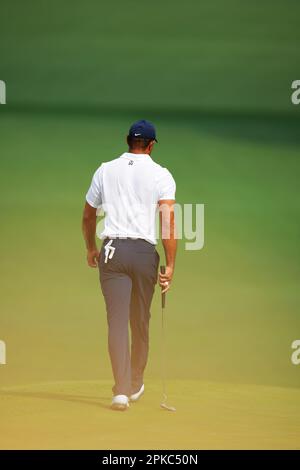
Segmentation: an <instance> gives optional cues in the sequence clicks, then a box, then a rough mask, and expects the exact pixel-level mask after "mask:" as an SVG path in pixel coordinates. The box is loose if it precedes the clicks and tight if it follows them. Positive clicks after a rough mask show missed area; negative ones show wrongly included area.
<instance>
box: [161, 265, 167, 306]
mask: <svg viewBox="0 0 300 470" xmlns="http://www.w3.org/2000/svg"><path fill="white" fill-rule="evenodd" d="M160 272H161V274H165V272H166V267H165V266H161V267H160ZM165 305H166V293H165V292H164V293H163V294H161V307H162V308H165Z"/></svg>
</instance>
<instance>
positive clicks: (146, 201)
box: [83, 120, 176, 410]
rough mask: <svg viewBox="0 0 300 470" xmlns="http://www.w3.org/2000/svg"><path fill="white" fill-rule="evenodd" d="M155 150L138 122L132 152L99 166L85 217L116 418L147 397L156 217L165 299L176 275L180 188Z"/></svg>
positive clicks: (147, 127) (149, 127)
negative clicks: (100, 218)
mask: <svg viewBox="0 0 300 470" xmlns="http://www.w3.org/2000/svg"><path fill="white" fill-rule="evenodd" d="M155 142H157V140H156V132H155V128H154V126H153V124H151V123H150V122H148V121H145V120H141V121H138V122H135V123H134V124H133V125H132V126H131V127H130V130H129V134H128V136H127V143H128V147H129V149H128V152H125V153H123V154H122V155H121V156H120V157H118V158H116V159H114V160H112V161H109V162H106V163H102V165H101V166H100V167H99V168H98V170H97V171H96V172H95V174H94V176H93V179H92V183H91V186H90V188H89V190H88V192H87V195H86V204H85V208H84V213H83V234H84V238H85V243H86V248H87V262H88V265H89V266H90V267H92V268H96V267H99V272H100V284H101V289H102V293H103V296H104V299H105V304H106V311H107V323H108V349H109V354H110V359H111V364H112V371H113V375H114V381H115V384H114V386H113V389H112V390H113V399H112V404H111V408H112V409H114V410H126V409H127V408H128V407H129V401H131V402H135V401H137V400H138V399H139V398H140V397H141V395H142V394H143V393H144V390H145V386H144V370H145V367H146V364H147V359H148V349H149V320H150V306H151V301H152V297H153V293H154V287H155V284H156V283H157V274H158V266H159V255H158V253H157V251H156V248H155V245H156V213H157V209H158V210H159V212H160V224H161V233H162V242H163V246H164V251H165V257H166V270H165V274H160V275H159V283H160V286H161V288H162V292H166V291H167V290H168V289H169V288H170V284H171V282H172V277H173V273H174V266H175V256H176V238H175V226H174V203H175V190H176V185H175V182H174V179H173V177H172V175H171V174H170V172H169V171H168V170H167V169H166V168H163V167H161V166H160V165H159V164H157V163H155V162H154V161H153V160H152V158H151V153H152V150H153V147H154V145H155ZM99 207H101V208H102V209H103V211H104V213H105V219H104V230H103V232H102V233H101V235H100V238H101V239H102V240H103V243H102V247H101V250H100V253H99V251H98V248H97V245H96V240H95V235H96V212H97V209H98V208H99ZM128 323H130V328H131V348H130V346H129V337H128Z"/></svg>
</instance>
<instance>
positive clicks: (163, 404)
mask: <svg viewBox="0 0 300 470" xmlns="http://www.w3.org/2000/svg"><path fill="white" fill-rule="evenodd" d="M160 272H161V274H165V272H166V267H165V266H161V267H160ZM165 306H166V293H165V292H164V293H163V294H161V333H162V339H161V341H162V385H163V400H162V402H161V404H160V407H161V408H163V409H164V410H167V411H176V408H174V406H169V405H167V399H168V397H167V392H166V351H165V349H166V345H165V321H164V320H165V319H164V311H165Z"/></svg>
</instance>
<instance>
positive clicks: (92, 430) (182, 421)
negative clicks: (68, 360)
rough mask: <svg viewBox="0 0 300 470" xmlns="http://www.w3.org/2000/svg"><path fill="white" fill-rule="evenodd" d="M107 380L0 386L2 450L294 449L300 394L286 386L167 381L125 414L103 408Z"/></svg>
mask: <svg viewBox="0 0 300 470" xmlns="http://www.w3.org/2000/svg"><path fill="white" fill-rule="evenodd" d="M110 386H111V383H110V381H82V382H80V381H78V382H56V383H45V384H38V385H31V386H29V385H26V386H22V387H20V386H18V387H10V388H2V389H1V390H0V398H1V400H0V415H1V421H2V422H4V423H5V426H4V427H3V428H2V429H3V431H4V432H3V434H2V436H1V440H0V448H2V449H19V448H21V449H34V448H39V449H143V448H146V449H242V448H245V449H246V448H247V449H251V448H256V449H279V448H282V449H295V448H299V435H300V409H299V400H300V391H299V390H297V389H292V388H280V387H265V386H255V385H234V384H220V383H212V382H200V381H191V380H186V381H183V380H182V381H180V380H177V381H170V382H169V384H168V387H169V394H170V395H169V404H172V405H175V406H176V408H177V411H176V413H172V412H168V411H164V410H162V409H161V408H160V407H159V403H160V399H161V385H160V382H158V381H151V382H150V383H147V382H146V387H147V389H146V393H145V395H144V396H143V398H142V399H141V401H140V402H138V403H136V404H134V405H131V407H130V409H129V410H128V412H125V413H124V412H123V413H122V412H121V413H120V412H115V411H111V410H110V409H109V403H110V397H111V391H110Z"/></svg>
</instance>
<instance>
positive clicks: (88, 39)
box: [0, 0, 300, 112]
mask: <svg viewBox="0 0 300 470" xmlns="http://www.w3.org/2000/svg"><path fill="white" fill-rule="evenodd" d="M299 8H300V7H299V2H297V1H296V0H285V1H283V0H260V1H258V0H255V1H252V2H245V1H243V0H227V1H226V2H224V1H223V0H214V1H213V2H211V1H208V0H205V1H202V2H199V1H197V0H188V1H187V2H185V4H184V8H183V4H182V2H181V1H179V0H175V1H174V0H173V1H171V0H165V1H163V2H161V1H159V0H153V1H152V2H151V8H150V9H149V8H148V6H147V5H146V4H144V3H143V2H139V3H137V2H135V1H133V0H129V1H126V2H124V1H122V0H116V1H115V2H114V8H113V11H112V9H111V5H110V4H109V3H106V2H99V1H97V0H93V1H90V2H89V3H88V5H86V6H83V4H82V2H79V1H78V0H76V1H72V2H71V1H70V0H64V1H63V2H61V1H58V0H53V1H52V2H44V3H40V4H37V3H36V2H34V1H33V0H28V1H27V2H26V4H25V3H24V2H22V1H20V0H18V1H15V2H10V1H8V0H4V1H2V3H1V18H2V24H1V41H0V57H1V66H0V75H1V79H3V80H6V82H7V94H8V96H7V100H8V103H10V104H15V105H19V106H21V105H24V106H26V105H27V104H30V103H35V104H39V105H40V104H41V103H43V104H47V103H52V104H56V105H59V106H61V105H62V104H65V105H71V106H76V105H78V104H79V105H81V106H89V107H91V106H95V105H98V106H101V107H102V106H116V107H120V106H121V107H123V108H128V107H132V106H140V107H142V108H144V109H149V107H150V108H151V109H157V108H159V109H161V108H163V109H171V110H172V109H175V110H176V109H178V108H179V109H182V108H187V109H213V110H215V109H223V110H227V109H234V110H245V109H246V110H273V111H277V112H280V111H289V112H293V111H294V112H296V109H295V107H293V106H292V105H291V102H290V95H291V83H292V81H293V80H296V79H297V78H299V77H298V73H299V67H298V64H299V40H300V32H299V27H298V18H299Z"/></svg>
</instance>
